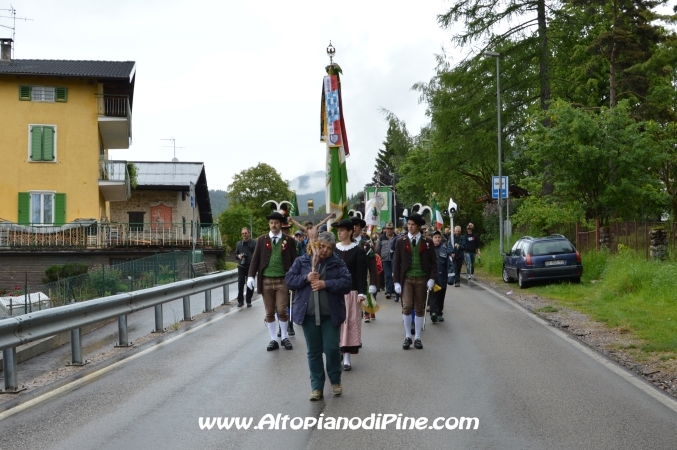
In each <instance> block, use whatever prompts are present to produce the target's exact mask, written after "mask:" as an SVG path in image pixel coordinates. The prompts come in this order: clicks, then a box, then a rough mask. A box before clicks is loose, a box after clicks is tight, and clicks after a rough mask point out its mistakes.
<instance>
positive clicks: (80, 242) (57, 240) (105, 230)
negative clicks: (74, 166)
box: [0, 221, 221, 250]
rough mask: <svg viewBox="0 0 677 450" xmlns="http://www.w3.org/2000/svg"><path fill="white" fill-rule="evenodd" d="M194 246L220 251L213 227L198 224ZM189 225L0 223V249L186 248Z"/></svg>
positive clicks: (219, 239) (214, 226)
mask: <svg viewBox="0 0 677 450" xmlns="http://www.w3.org/2000/svg"><path fill="white" fill-rule="evenodd" d="M195 231H196V233H195V234H196V241H195V245H196V246H197V247H209V248H220V247H221V234H220V232H219V227H218V225H217V224H198V228H197V229H196V230H195ZM191 232H192V230H191V224H190V223H187V224H186V223H157V222H152V223H99V222H92V221H83V222H80V223H78V222H73V223H70V224H67V225H64V226H48V225H47V226H44V225H19V224H15V223H9V222H5V223H0V250H2V249H7V250H15V249H39V248H50V249H52V248H58V249H72V248H89V249H94V248H115V247H153V246H157V247H190V246H191V245H192V243H193V241H192V238H191Z"/></svg>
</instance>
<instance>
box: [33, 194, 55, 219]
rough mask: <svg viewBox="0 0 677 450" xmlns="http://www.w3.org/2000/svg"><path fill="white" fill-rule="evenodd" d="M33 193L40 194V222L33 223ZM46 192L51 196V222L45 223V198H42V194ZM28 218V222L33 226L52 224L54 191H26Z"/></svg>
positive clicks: (53, 217)
mask: <svg viewBox="0 0 677 450" xmlns="http://www.w3.org/2000/svg"><path fill="white" fill-rule="evenodd" d="M35 194H40V222H39V223H35V222H33V195H35ZM45 194H48V195H51V196H52V222H51V223H45V207H44V204H45V200H44V195H45ZM28 199H29V202H28V211H29V213H28V218H29V223H30V224H31V225H35V226H41V227H51V226H54V219H55V216H54V215H55V214H56V191H42V190H41V191H28Z"/></svg>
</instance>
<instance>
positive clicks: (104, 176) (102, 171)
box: [99, 160, 129, 182]
mask: <svg viewBox="0 0 677 450" xmlns="http://www.w3.org/2000/svg"><path fill="white" fill-rule="evenodd" d="M99 180H104V181H127V182H129V171H128V170H127V161H108V160H101V161H99Z"/></svg>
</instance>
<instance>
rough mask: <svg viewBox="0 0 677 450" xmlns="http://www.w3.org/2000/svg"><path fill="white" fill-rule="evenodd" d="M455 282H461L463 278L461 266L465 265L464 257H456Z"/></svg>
mask: <svg viewBox="0 0 677 450" xmlns="http://www.w3.org/2000/svg"><path fill="white" fill-rule="evenodd" d="M453 262H454V282H455V283H460V280H461V267H462V266H463V259H461V258H459V259H454V260H453Z"/></svg>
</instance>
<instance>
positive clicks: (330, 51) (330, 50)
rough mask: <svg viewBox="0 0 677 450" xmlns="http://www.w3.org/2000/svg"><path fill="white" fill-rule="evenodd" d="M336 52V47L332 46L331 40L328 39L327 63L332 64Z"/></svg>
mask: <svg viewBox="0 0 677 450" xmlns="http://www.w3.org/2000/svg"><path fill="white" fill-rule="evenodd" d="M335 54H336V49H335V48H334V46H333V45H331V41H329V46H328V47H327V56H329V64H330V65H331V64H334V55H335Z"/></svg>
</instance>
